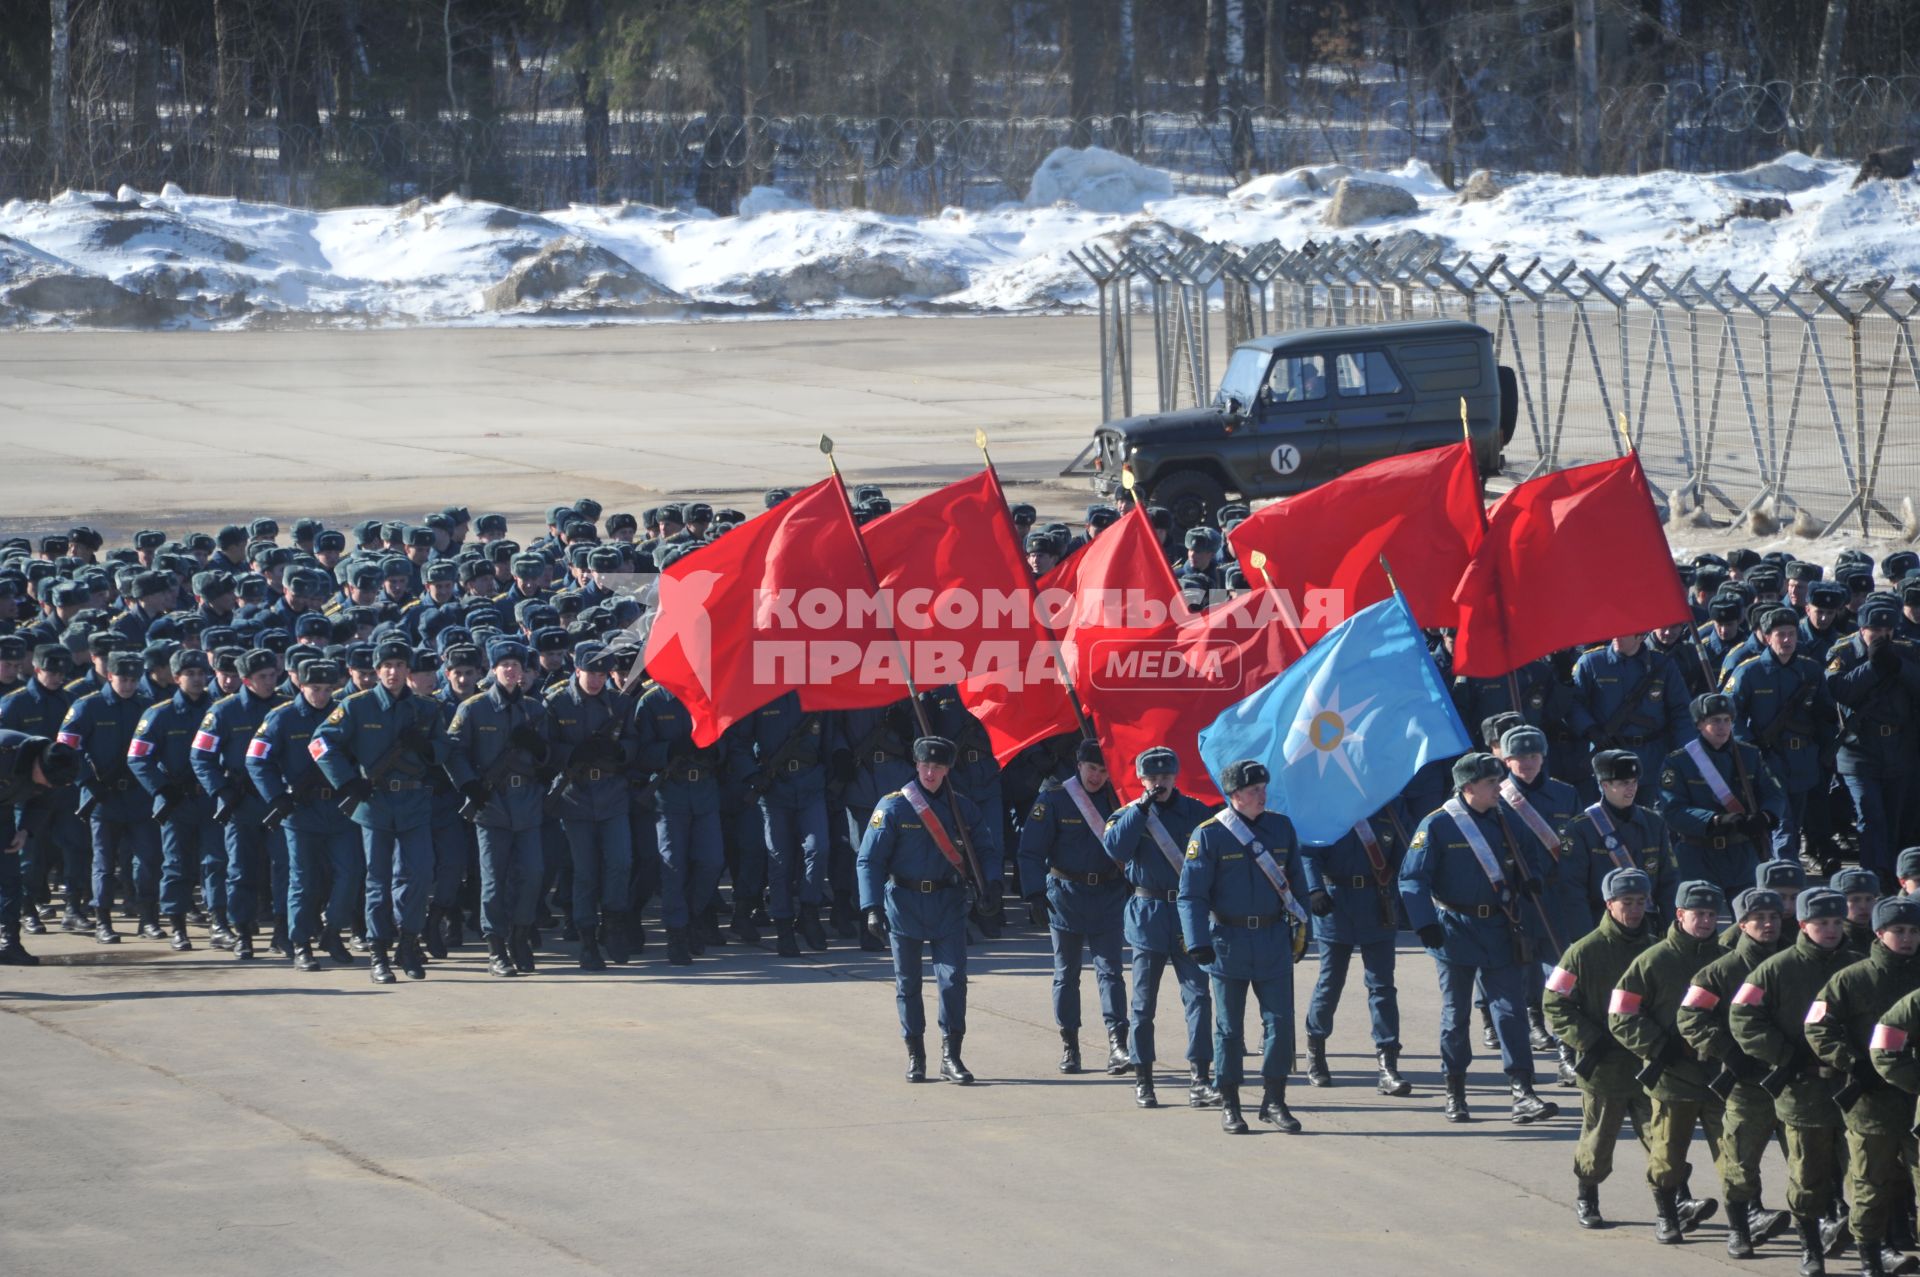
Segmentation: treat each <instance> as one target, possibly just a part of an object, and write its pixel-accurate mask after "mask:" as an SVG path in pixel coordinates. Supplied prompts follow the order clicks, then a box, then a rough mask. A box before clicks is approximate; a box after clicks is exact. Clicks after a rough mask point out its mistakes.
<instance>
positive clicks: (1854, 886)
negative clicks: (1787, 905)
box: [1827, 857, 1920, 953]
mask: <svg viewBox="0 0 1920 1277" xmlns="http://www.w3.org/2000/svg"><path fill="white" fill-rule="evenodd" d="M1916 859H1920V857H1916ZM1827 886H1829V887H1831V888H1833V890H1835V891H1837V892H1839V893H1840V894H1841V895H1843V896H1845V897H1846V898H1847V935H1846V945H1847V947H1848V948H1849V949H1852V950H1854V951H1856V952H1858V953H1865V952H1867V950H1868V948H1869V947H1870V946H1871V945H1872V944H1873V907H1874V905H1876V904H1878V903H1879V902H1880V877H1879V875H1878V874H1876V873H1874V872H1873V870H1871V869H1861V868H1858V867H1857V866H1856V867H1850V868H1847V869H1842V870H1841V871H1840V872H1839V873H1837V874H1835V875H1833V877H1832V878H1829V879H1828V880H1827Z"/></svg>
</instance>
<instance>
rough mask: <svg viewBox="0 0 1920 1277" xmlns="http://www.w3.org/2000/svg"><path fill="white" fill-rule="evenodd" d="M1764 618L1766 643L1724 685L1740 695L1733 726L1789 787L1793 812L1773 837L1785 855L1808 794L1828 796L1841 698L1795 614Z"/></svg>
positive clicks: (1732, 695)
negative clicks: (1804, 648) (1807, 645)
mask: <svg viewBox="0 0 1920 1277" xmlns="http://www.w3.org/2000/svg"><path fill="white" fill-rule="evenodd" d="M1763 624H1764V625H1765V627H1766V628H1765V631H1764V632H1765V635H1766V644H1767V650H1766V651H1765V652H1763V653H1762V654H1761V655H1759V656H1753V657H1749V658H1747V659H1746V660H1744V661H1742V662H1741V663H1740V664H1738V665H1736V666H1735V667H1734V669H1733V673H1731V674H1729V675H1728V676H1727V681H1726V688H1725V690H1726V693H1727V696H1728V698H1729V699H1730V700H1731V701H1732V702H1733V734H1734V735H1735V736H1736V737H1738V738H1739V739H1741V740H1743V741H1745V742H1747V743H1748V744H1750V745H1754V746H1757V747H1758V748H1759V750H1760V755H1761V757H1762V758H1763V759H1765V760H1766V763H1767V767H1768V769H1769V770H1770V771H1771V772H1772V773H1773V776H1774V779H1775V780H1777V781H1779V782H1780V785H1781V787H1782V789H1784V790H1785V791H1786V814H1785V816H1784V817H1783V818H1782V819H1781V821H1780V824H1779V826H1778V827H1777V828H1776V829H1774V831H1773V840H1772V852H1773V855H1774V856H1775V857H1777V858H1780V859H1786V858H1789V857H1793V856H1797V855H1798V854H1799V843H1800V831H1801V828H1802V826H1803V824H1805V823H1806V821H1807V809H1808V805H1809V800H1810V799H1812V798H1813V797H1814V796H1815V794H1816V793H1818V795H1819V798H1820V800H1821V801H1822V802H1823V803H1824V801H1825V797H1826V794H1825V780H1826V776H1825V772H1824V771H1823V769H1822V768H1821V765H1820V760H1821V759H1822V757H1824V756H1825V755H1826V752H1827V751H1828V750H1829V749H1831V748H1832V747H1833V735H1834V706H1833V698H1832V696H1831V695H1830V694H1829V693H1828V691H1827V684H1826V679H1825V677H1824V676H1823V675H1822V673H1821V669H1820V667H1819V666H1818V665H1816V664H1815V663H1814V662H1813V661H1812V660H1810V659H1809V658H1807V657H1806V656H1803V655H1801V654H1800V653H1799V652H1798V651H1797V648H1798V646H1799V642H1800V624H1799V621H1798V619H1797V618H1796V617H1795V616H1794V614H1793V613H1792V612H1791V611H1790V610H1788V609H1787V608H1776V609H1774V611H1773V612H1772V614H1770V615H1769V616H1768V617H1767V618H1766V619H1765V621H1764V622H1763Z"/></svg>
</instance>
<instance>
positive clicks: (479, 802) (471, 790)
mask: <svg viewBox="0 0 1920 1277" xmlns="http://www.w3.org/2000/svg"><path fill="white" fill-rule="evenodd" d="M460 796H461V797H462V798H464V799H466V800H467V801H468V802H470V803H472V804H473V805H474V806H476V807H485V806H486V805H487V803H488V801H489V800H490V799H492V797H493V790H491V789H489V788H488V787H487V782H486V781H484V780H470V781H468V782H467V783H466V784H464V785H462V786H460Z"/></svg>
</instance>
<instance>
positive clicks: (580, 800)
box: [547, 643, 719, 971]
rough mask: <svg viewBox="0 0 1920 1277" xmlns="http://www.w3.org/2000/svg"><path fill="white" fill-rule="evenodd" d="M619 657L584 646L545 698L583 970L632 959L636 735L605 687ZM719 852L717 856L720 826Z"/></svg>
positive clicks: (716, 834)
mask: <svg viewBox="0 0 1920 1277" xmlns="http://www.w3.org/2000/svg"><path fill="white" fill-rule="evenodd" d="M614 659H615V656H614V653H612V652H610V651H608V650H607V648H606V646H605V645H604V644H601V643H582V644H580V646H579V647H578V648H576V649H575V650H574V654H573V677H572V678H570V679H569V680H568V681H567V683H566V685H565V686H564V687H562V688H560V689H559V690H557V691H555V692H554V693H553V694H552V695H551V696H549V697H548V698H547V721H548V723H549V724H550V725H551V731H552V745H553V756H552V758H551V759H550V760H549V766H550V767H551V768H552V769H553V771H554V780H553V792H554V797H555V799H556V809H557V814H558V815H559V819H560V828H561V831H562V832H563V833H564V834H565V835H566V839H567V849H568V851H569V852H570V853H571V854H572V857H573V925H574V926H575V927H577V928H578V929H579V931H580V969H581V970H583V971H604V970H606V967H607V959H608V958H609V957H611V958H613V959H614V960H615V961H616V962H622V963H624V962H625V961H626V960H627V958H628V956H629V953H628V950H627V942H626V908H627V899H628V897H629V896H630V895H631V894H632V883H631V880H632V877H633V826H632V824H631V823H630V822H629V820H628V817H627V792H628V788H629V781H628V772H629V769H630V768H631V767H632V765H633V759H634V733H633V719H632V716H631V715H630V714H629V713H628V710H627V705H626V702H624V701H622V700H621V699H620V694H619V693H618V692H616V691H614V690H613V689H612V688H610V687H608V686H607V682H608V678H609V676H610V675H611V674H612V672H613V663H614ZM714 851H715V853H716V856H715V858H716V860H717V859H718V852H719V830H718V829H717V828H716V829H715V831H714ZM603 937H604V939H605V941H606V946H605V952H604V953H603V952H602V948H601V940H602V938H603Z"/></svg>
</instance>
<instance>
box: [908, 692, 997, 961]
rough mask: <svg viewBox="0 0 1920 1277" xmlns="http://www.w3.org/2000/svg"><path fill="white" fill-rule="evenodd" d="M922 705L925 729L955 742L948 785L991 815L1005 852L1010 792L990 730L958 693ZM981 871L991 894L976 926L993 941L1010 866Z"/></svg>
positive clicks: (933, 695) (930, 696) (928, 698)
mask: <svg viewBox="0 0 1920 1277" xmlns="http://www.w3.org/2000/svg"><path fill="white" fill-rule="evenodd" d="M920 699H921V702H922V703H923V704H924V705H925V707H926V712H927V724H928V726H929V727H931V728H932V730H933V732H934V734H935V735H938V736H943V737H945V738H946V739H948V740H950V741H952V742H953V747H954V751H955V752H954V762H953V775H952V776H951V777H950V778H949V781H948V783H949V784H951V785H952V786H953V788H954V791H955V792H956V793H959V794H963V795H965V796H966V797H968V798H971V799H973V801H974V802H976V803H978V804H979V805H980V808H981V810H983V811H985V812H986V813H987V819H988V820H991V821H993V822H995V824H996V826H997V827H998V828H999V829H1000V830H1001V834H1000V836H999V838H998V841H996V843H995V845H996V846H1000V847H1006V846H1007V837H1006V835H1007V831H1008V830H1009V828H1010V826H1009V822H1008V820H1007V800H1006V789H1005V786H1004V785H1003V783H1002V781H1001V777H1000V763H999V760H998V759H996V758H995V757H994V755H993V742H992V741H991V740H990V739H989V738H988V736H987V729H986V727H985V726H984V725H983V724H982V723H981V722H980V720H979V719H978V718H976V717H975V716H974V713H973V711H972V710H970V709H968V708H967V706H966V702H964V701H962V700H961V699H960V690H959V689H958V688H956V687H953V686H951V685H949V686H946V687H936V688H933V689H932V690H930V691H926V692H923V693H921V697H920ZM980 871H981V872H982V873H983V874H985V875H986V878H987V892H986V899H984V900H980V901H976V902H975V909H974V913H973V922H974V925H976V926H978V927H979V928H980V929H981V931H982V932H983V933H984V934H985V935H986V936H987V937H988V938H989V939H992V938H995V937H997V936H999V935H1000V931H1001V927H1002V926H1003V925H1004V918H1005V910H1004V909H1003V908H1002V905H1001V900H1002V897H1003V896H1004V894H1005V891H1006V888H1005V885H1004V880H1005V877H1006V866H1005V865H1003V864H1002V863H1001V862H1000V861H999V860H995V861H993V862H992V863H991V864H989V863H987V862H986V861H985V860H982V861H981V863H980Z"/></svg>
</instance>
